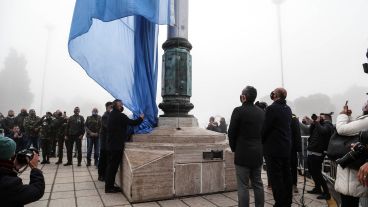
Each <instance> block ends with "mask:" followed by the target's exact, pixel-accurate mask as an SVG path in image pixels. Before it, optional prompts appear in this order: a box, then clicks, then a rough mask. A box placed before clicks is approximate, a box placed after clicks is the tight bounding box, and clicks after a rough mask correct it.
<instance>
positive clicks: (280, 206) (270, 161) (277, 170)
mask: <svg viewBox="0 0 368 207" xmlns="http://www.w3.org/2000/svg"><path fill="white" fill-rule="evenodd" d="M286 96H287V92H286V90H285V89H284V88H276V89H275V90H274V91H272V93H271V99H272V100H273V101H274V102H273V103H272V104H271V105H270V106H269V107H267V109H266V115H265V121H264V124H263V129H262V143H263V152H264V154H265V156H266V157H267V165H268V166H267V169H268V170H269V175H270V180H271V186H272V193H273V197H274V199H275V205H274V206H275V207H290V206H291V204H292V182H291V170H290V155H291V143H292V141H291V119H292V113H291V109H290V107H289V106H288V105H286Z"/></svg>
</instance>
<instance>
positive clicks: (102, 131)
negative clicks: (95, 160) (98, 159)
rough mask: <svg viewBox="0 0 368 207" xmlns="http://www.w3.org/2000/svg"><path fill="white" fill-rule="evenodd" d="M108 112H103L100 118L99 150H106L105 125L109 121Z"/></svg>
mask: <svg viewBox="0 0 368 207" xmlns="http://www.w3.org/2000/svg"><path fill="white" fill-rule="evenodd" d="M109 115H110V112H108V111H105V113H104V114H103V115H102V117H101V128H100V148H101V150H106V140H107V124H108V120H109Z"/></svg>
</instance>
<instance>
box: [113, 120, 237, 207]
mask: <svg viewBox="0 0 368 207" xmlns="http://www.w3.org/2000/svg"><path fill="white" fill-rule="evenodd" d="M160 122H161V124H159V127H157V128H155V129H154V130H153V131H152V132H151V133H150V134H140V135H134V136H133V138H132V140H133V142H129V143H126V148H125V152H124V155H123V156H124V157H123V163H122V170H121V171H120V174H119V176H120V177H119V178H120V179H118V180H119V181H120V184H121V187H122V189H123V192H124V194H125V195H126V197H127V198H128V200H129V201H130V202H133V203H137V202H143V201H151V200H161V199H169V198H173V197H180V196H188V195H197V194H207V193H215V192H223V191H232V190H236V176H235V167H234V164H233V160H234V158H233V153H232V152H231V151H230V149H229V146H228V143H227V141H226V135H225V134H221V133H217V132H213V131H209V130H206V129H202V128H199V127H198V124H197V121H196V119H195V118H193V117H192V118H190V117H189V118H174V117H172V118H169V117H165V118H160Z"/></svg>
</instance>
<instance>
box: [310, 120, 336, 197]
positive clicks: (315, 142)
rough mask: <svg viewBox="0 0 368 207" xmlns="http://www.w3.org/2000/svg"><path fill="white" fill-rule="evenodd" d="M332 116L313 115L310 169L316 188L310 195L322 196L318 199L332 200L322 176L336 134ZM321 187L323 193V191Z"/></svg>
mask: <svg viewBox="0 0 368 207" xmlns="http://www.w3.org/2000/svg"><path fill="white" fill-rule="evenodd" d="M331 115H332V113H329V114H324V113H321V114H320V116H316V115H315V114H313V115H312V120H313V122H312V123H311V125H310V137H309V138H308V148H307V150H308V151H307V155H308V168H309V171H310V173H311V175H312V178H313V181H314V183H315V187H314V188H313V190H311V191H308V193H310V194H321V195H319V196H318V197H317V199H326V200H329V199H330V198H331V196H330V192H329V190H328V187H327V183H326V181H325V179H324V178H323V176H322V163H323V160H324V157H325V153H324V152H325V151H326V150H327V147H328V143H329V141H330V137H331V135H332V134H333V132H334V126H333V125H332V123H331ZM321 187H322V189H323V192H322V191H321Z"/></svg>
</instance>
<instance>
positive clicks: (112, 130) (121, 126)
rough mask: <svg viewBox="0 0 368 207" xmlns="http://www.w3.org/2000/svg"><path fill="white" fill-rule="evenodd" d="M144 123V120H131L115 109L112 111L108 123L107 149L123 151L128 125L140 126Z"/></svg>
mask: <svg viewBox="0 0 368 207" xmlns="http://www.w3.org/2000/svg"><path fill="white" fill-rule="evenodd" d="M142 121H143V119H142V118H138V119H136V120H131V119H129V118H128V117H127V115H125V114H123V113H121V112H119V111H117V110H115V109H114V110H112V111H111V113H110V115H109V118H108V122H107V135H108V136H107V149H108V150H122V149H123V147H124V144H125V142H126V140H127V127H128V125H131V126H135V125H139V124H140V123H142Z"/></svg>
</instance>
